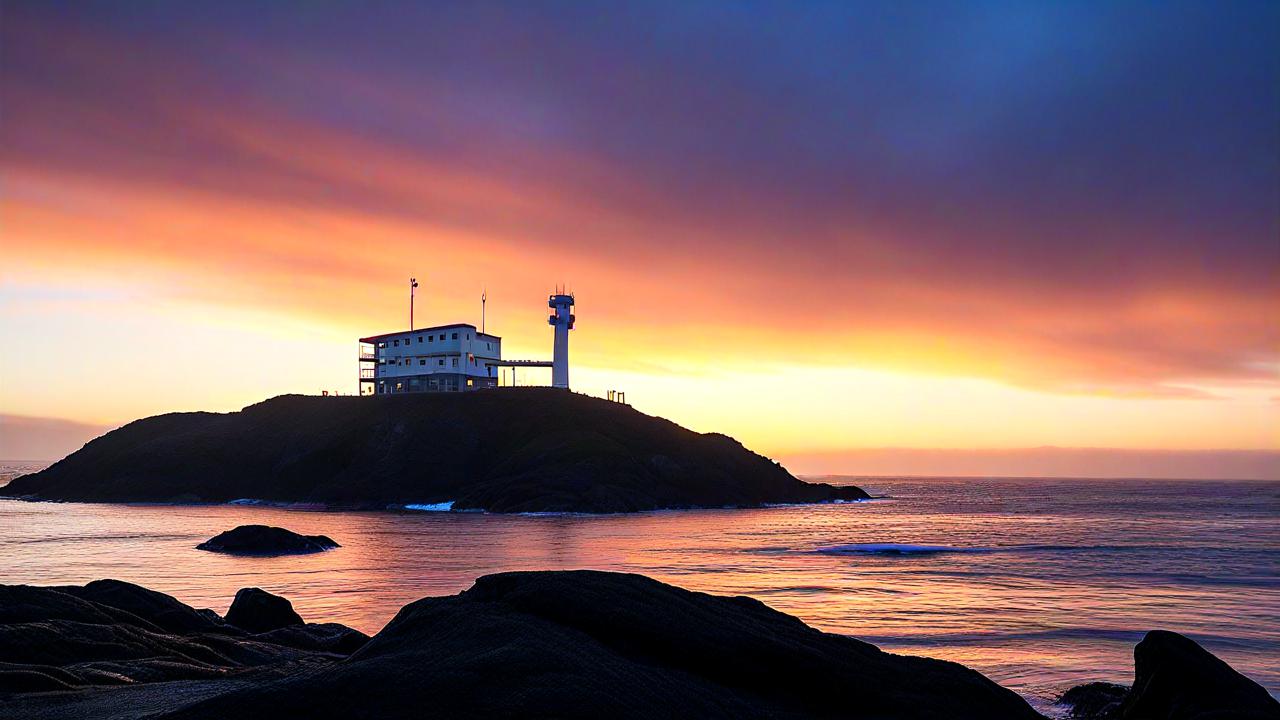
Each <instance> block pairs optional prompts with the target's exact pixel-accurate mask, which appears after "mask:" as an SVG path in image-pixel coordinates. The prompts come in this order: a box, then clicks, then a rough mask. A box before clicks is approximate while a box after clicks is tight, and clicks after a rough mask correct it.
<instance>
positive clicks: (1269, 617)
mask: <svg viewBox="0 0 1280 720" xmlns="http://www.w3.org/2000/svg"><path fill="white" fill-rule="evenodd" d="M871 489H872V490H875V491H878V492H887V493H891V494H893V495H894V496H895V498H896V500H895V501H893V502H876V503H865V504H857V505H834V506H809V507H779V508H768V509H761V510H712V511H698V512H659V513H647V514H641V515H626V516H605V517H587V516H532V517H531V516H496V515H481V514H455V513H416V514H390V513H315V512H296V511H285V510H278V509H271V508H263V507H231V506H212V507H162V506H113V505H81V504H33V503H19V502H0V581H3V582H27V583H36V584H56V583H83V582H87V581H89V580H93V579H96V578H103V577H114V578H119V579H123V580H128V581H131V582H136V583H139V584H142V585H146V586H148V587H152V588H155V589H157V590H160V591H163V592H167V593H170V594H173V595H175V596H177V597H178V598H180V599H182V600H183V601H185V602H188V603H190V604H192V605H195V606H197V607H211V608H214V609H215V610H218V611H219V612H224V611H225V610H226V608H227V605H228V603H229V602H230V600H231V598H232V596H233V595H234V594H235V591H236V590H237V589H239V588H241V587H244V586H247V585H255V586H258V587H262V588H265V589H267V590H270V591H272V592H275V593H279V594H281V595H284V596H286V597H288V598H290V599H291V600H292V601H293V603H294V605H295V607H296V608H297V609H298V610H299V612H300V613H301V614H302V615H303V616H304V617H305V618H308V619H311V620H317V621H336V622H342V623H346V624H348V625H351V626H353V627H357V628H360V629H361V630H364V631H366V632H376V631H377V630H378V629H379V628H380V627H381V626H382V625H383V624H384V623H386V622H387V621H388V620H389V619H390V618H391V617H392V615H393V614H394V613H395V612H396V611H397V610H398V609H399V608H400V607H401V606H402V605H404V604H406V603H408V602H411V601H413V600H416V599H418V598H420V597H423V596H425V595H442V594H451V593H455V592H458V591H460V590H463V589H465V588H467V587H469V586H470V585H471V583H472V581H473V580H474V579H475V578H476V577H478V576H480V575H484V574H487V573H492V572H500V571H505V570H526V569H562V568H598V569H607V570H618V571H624V572H638V573H644V574H647V575H650V576H653V577H656V578H658V579H660V580H664V581H667V582H672V583H675V584H678V585H681V586H684V587H688V588H691V589H696V590H704V591H708V592H715V593H727V594H746V595H751V596H754V597H757V598H759V599H761V600H763V601H764V602H766V603H768V604H769V605H771V606H773V607H775V608H777V609H779V610H782V611H785V612H789V613H792V614H795V615H798V616H800V617H802V618H804V619H805V620H806V621H807V622H809V623H810V624H813V625H815V626H817V627H820V628H822V629H825V630H829V631H833V632H843V633H848V634H851V635H855V636H857V637H861V638H864V639H868V640H870V641H872V642H876V643H877V644H880V645H881V646H882V647H885V648H886V649H889V650H894V651H900V652H909V653H915V654H922V655H930V656H934V657H942V658H947V659H952V660H956V661H958V662H962V663H965V664H966V665H970V666H972V667H975V668H977V669H979V670H982V671H983V672H985V673H987V674H988V675H989V676H991V677H993V678H994V679H996V680H997V681H999V682H1001V683H1003V684H1006V685H1008V686H1010V687H1013V688H1015V689H1017V690H1019V691H1021V692H1023V693H1024V694H1028V695H1031V696H1033V697H1042V698H1043V697H1048V696H1051V695H1053V694H1055V693H1056V692H1058V691H1060V690H1062V689H1063V688H1065V687H1067V686H1069V685H1070V684H1073V683H1075V682H1078V681H1085V680H1097V679H1103V680H1113V681H1121V682H1123V681H1127V680H1128V679H1129V677H1130V673H1131V668H1132V659H1131V651H1132V646H1133V643H1134V642H1136V640H1137V639H1138V638H1139V637H1140V636H1141V633H1142V632H1143V631H1145V630H1147V629H1151V628H1156V627H1161V628H1168V629H1173V630H1179V631H1182V632H1186V633H1188V634H1191V635H1193V636H1195V637H1197V638H1198V639H1201V640H1203V641H1204V642H1205V643H1206V644H1207V645H1208V646H1209V647H1210V648H1211V649H1212V650H1214V651H1215V652H1217V653H1219V654H1220V655H1221V656H1222V657H1224V658H1225V659H1227V660H1228V661H1229V662H1231V663H1232V664H1233V665H1235V666H1236V667H1237V668H1239V669H1241V670H1242V671H1244V672H1246V673H1247V674H1249V675H1250V676H1251V677H1253V678H1255V679H1257V680H1259V681H1260V682H1263V683H1264V684H1266V685H1267V686H1268V687H1269V688H1271V689H1272V691H1273V692H1275V691H1276V690H1277V689H1280V671H1277V669H1276V668H1275V667H1274V663H1273V662H1271V661H1272V660H1273V658H1274V657H1276V656H1277V654H1280V630H1277V629H1276V628H1280V580H1277V577H1278V575H1280V573H1277V572H1276V571H1277V569H1280V534H1278V533H1280V531H1277V529H1276V526H1277V524H1276V523H1275V520H1276V516H1277V510H1280V500H1278V499H1277V497H1278V495H1280V493H1278V492H1277V490H1278V489H1280V485H1277V484H1274V483H1244V484H1226V483H1216V484H1215V483H1174V484H1167V483H1166V484H1147V485H1143V484H1134V483H1102V482H1097V481H1091V482H1075V483H1074V484H1073V483H1071V482H1068V481H1013V480H1008V481H982V482H977V481H970V480H966V481H958V480H951V481H948V480H941V479H940V480H933V481H929V482H902V481H896V482H895V481H882V482H880V483H878V484H873V485H872V486H871ZM243 523H266V524H275V525H281V526H285V527H288V528H290V529H292V530H294V531H297V532H301V533H305V534H325V535H329V536H330V537H333V538H334V539H335V540H337V541H338V542H339V543H341V544H342V546H343V547H342V548H341V549H339V550H336V551H332V552H327V553H321V554H317V555H305V556H294V557H281V558H235V557H228V556H223V555H217V554H213V553H206V552H200V551H196V550H194V549H193V548H194V546H195V545H196V544H197V543H199V542H201V541H203V540H205V539H207V538H209V537H212V536H213V535H215V534H217V533H218V532H221V531H223V530H226V529H228V528H231V527H233V526H235V525H238V524H243ZM857 543H875V544H885V543H897V544H903V545H938V546H948V547H952V548H960V549H964V550H966V552H947V553H936V552H935V553H912V552H909V551H908V552H906V553H905V554H904V553H896V554H885V553H881V552H866V551H863V550H854V551H849V552H831V551H830V549H831V548H833V547H836V546H848V545H853V544H857ZM824 549H825V550H826V551H825V552H819V550H824ZM908 550H909V549H908Z"/></svg>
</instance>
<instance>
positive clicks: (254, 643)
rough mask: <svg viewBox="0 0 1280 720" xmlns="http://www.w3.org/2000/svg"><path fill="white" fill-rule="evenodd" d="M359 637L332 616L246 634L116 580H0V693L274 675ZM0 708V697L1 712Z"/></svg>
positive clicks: (320, 660) (330, 656) (346, 650)
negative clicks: (56, 583)
mask: <svg viewBox="0 0 1280 720" xmlns="http://www.w3.org/2000/svg"><path fill="white" fill-rule="evenodd" d="M367 639H368V638H367V636H365V635H363V634H362V633H359V632H357V631H355V630H352V629H350V628H346V627H343V626H341V625H334V624H324V625H297V626H291V627H289V628H287V629H286V631H275V632H269V633H262V634H254V633H252V632H247V631H246V630H244V629H241V628H238V627H235V626H233V625H229V624H227V623H225V622H223V620H222V619H221V618H219V617H218V616H217V614H216V613H213V612H212V611H209V610H195V609H194V608H191V607H189V606H187V605H184V604H183V603H181V602H178V601H177V600H175V599H174V598H172V597H170V596H168V595H165V594H163V593H158V592H155V591H153V590H148V589H146V588H143V587H139V586H137V585H132V584H130V583H125V582H120V581H118V580H98V581H95V582H91V583H89V584H88V585H85V586H83V587H74V586H72V587H32V586H27V585H0V693H25V692H46V691H52V690H66V689H73V688H76V689H82V688H86V687H100V686H120V685H132V684H137V683H152V682H164V681H173V680H216V679H221V678H226V677H229V676H233V675H241V674H245V673H255V674H262V675H263V678H264V679H266V678H267V677H271V678H279V677H283V676H285V675H286V674H288V673H292V672H297V671H300V670H302V669H307V668H315V667H318V666H323V665H328V664H330V663H332V662H333V661H334V660H335V659H337V658H339V657H342V656H345V655H347V654H350V652H352V651H353V650H354V649H356V648H357V647H359V645H361V644H363V641H364V640H367ZM3 708H4V701H3V699H0V716H5V713H4V712H3V711H2V710H3Z"/></svg>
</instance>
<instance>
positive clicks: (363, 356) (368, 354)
mask: <svg viewBox="0 0 1280 720" xmlns="http://www.w3.org/2000/svg"><path fill="white" fill-rule="evenodd" d="M360 359H361V360H377V359H378V356H377V355H376V354H374V353H371V352H362V353H360Z"/></svg>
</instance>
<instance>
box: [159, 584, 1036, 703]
mask: <svg viewBox="0 0 1280 720" xmlns="http://www.w3.org/2000/svg"><path fill="white" fill-rule="evenodd" d="M279 708H289V711H290V713H291V714H292V715H293V716H296V717H310V718H350V717H379V718H411V717H419V716H421V715H422V714H423V713H424V712H426V711H427V710H426V709H427V708H429V714H431V715H432V716H433V717H458V718H462V717H557V718H598V717H611V718H653V717H710V718H763V717H856V718H938V719H939V720H941V719H943V718H946V719H948V720H963V719H964V718H982V719H983V720H988V719H990V718H1009V719H1017V718H1027V719H1028V720H1030V719H1031V718H1038V717H1039V715H1038V714H1036V713H1035V712H1034V711H1033V710H1032V709H1031V708H1030V707H1029V706H1028V705H1027V704H1026V702H1024V701H1023V700H1022V699H1021V698H1020V697H1018V696H1017V695H1016V694H1014V693H1013V692H1011V691H1009V690H1006V689H1004V688H1001V687H999V686H998V685H996V684H995V683H993V682H991V681H990V680H988V679H986V678H985V677H983V676H982V675H980V674H978V673H977V672H974V671H973V670H969V669H967V668H964V667H962V666H960V665H956V664H954V663H950V662H943V661H939V660H929V659H926V658H919V657H910V656H899V655H891V654H888V653H885V652H881V651H880V650H878V649H877V648H875V647H874V646H872V645H868V644H866V643H863V642H859V641H857V640H853V639H851V638H847V637H843V636H838V635H828V634H826V633H822V632H819V631H817V630H814V629H812V628H810V627H808V626H807V625H805V624H804V623H802V622H800V621H799V620H797V619H796V618H793V617H791V616H788V615H784V614H782V613H779V612H776V611H774V610H771V609H769V608H768V607H766V606H765V605H763V604H762V603H760V602H758V601H756V600H752V599H749V598H744V597H716V596H711V595H705V594H702V593H695V592H689V591H687V590H682V589H680V588H676V587H672V586H670V585H665V584H663V583H660V582H657V581H655V580H651V579H649V578H646V577H643V576H639V575H623V574H616V573H603V572H593V571H576V572H528V573H504V574H500V575H490V576H486V577H483V578H480V579H479V580H478V581H476V584H475V586H474V587H472V588H471V589H470V590H468V591H466V592H464V593H461V594H459V595H455V596H452V597H439V598H426V599H423V600H419V601H417V602H415V603H412V604H410V605H407V606H406V607H405V608H404V609H402V610H401V611H400V613H399V614H398V615H397V616H396V617H395V619H394V620H392V622H391V623H389V624H388V625H387V626H386V627H385V628H384V629H383V630H382V631H381V632H380V633H378V634H377V635H376V636H375V637H374V638H373V639H372V640H371V641H370V642H369V643H368V644H367V645H365V646H364V647H363V648H361V649H360V650H358V651H357V652H356V653H354V654H353V655H352V656H351V657H350V658H348V659H347V660H346V661H343V662H341V663H338V664H335V665H332V666H329V667H327V668H324V669H321V670H319V671H316V672H311V673H306V674H303V675H299V676H296V677H293V678H290V679H287V680H283V681H279V682H275V683H272V684H270V685H266V686H259V687H253V688H248V689H244V690H240V691H235V692H230V693H227V694H224V695H221V696H218V697H215V698H212V699H209V700H206V701H203V702H199V703H196V704H194V705H192V706H190V707H187V708H183V709H180V710H177V711H175V712H173V713H171V714H168V715H165V716H164V717H166V718H170V719H172V720H177V719H182V720H194V719H197V718H224V717H265V716H271V715H273V713H274V712H275V711H276V710H277V709H279Z"/></svg>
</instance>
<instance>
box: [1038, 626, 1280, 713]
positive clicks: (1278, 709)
mask: <svg viewBox="0 0 1280 720" xmlns="http://www.w3.org/2000/svg"><path fill="white" fill-rule="evenodd" d="M1133 661H1134V663H1133V666H1134V667H1133V687H1132V688H1128V689H1127V691H1125V690H1126V689H1125V688H1123V687H1120V686H1115V685H1109V686H1108V685H1107V684H1106V683H1090V684H1089V685H1082V686H1080V687H1077V688H1072V689H1071V690H1069V691H1067V693H1065V694H1064V695H1063V697H1062V700H1063V702H1064V703H1066V704H1069V705H1074V708H1073V713H1072V716H1073V717H1081V718H1092V719H1097V720H1104V719H1105V720H1110V719H1112V718H1120V719H1122V720H1227V719H1228V718H1230V719H1231V720H1280V702H1276V700H1275V699H1274V698H1272V697H1271V695H1270V694H1269V693H1268V692H1267V691H1266V689H1265V688H1263V687H1262V686H1261V685H1259V684H1257V683H1255V682H1254V681H1252V680H1250V679H1249V678H1247V677H1245V676H1243V675H1241V674H1240V673H1238V672H1236V671H1235V670H1233V669H1232V668H1231V666H1230V665H1228V664H1226V663H1225V662H1223V661H1222V660H1220V659H1218V658H1217V657H1215V656H1214V655H1213V654H1212V653H1210V652H1209V651H1208V650H1205V649H1204V648H1202V647H1200V646H1199V645H1198V644H1196V642H1195V641H1194V640H1192V639H1190V638H1188V637H1185V636H1183V635H1179V634H1178V633H1174V632H1168V631H1165V630H1153V631H1151V632H1149V633H1147V635H1146V637H1144V638H1143V639H1142V642H1140V643H1138V645H1137V646H1136V647H1135V648H1134V649H1133ZM1103 687H1106V688H1111V689H1108V690H1106V691H1105V692H1101V691H1100V690H1099V689H1100V688H1103ZM1115 688H1119V690H1120V691H1124V692H1119V693H1117V691H1116V690H1115ZM1105 694H1111V695H1116V694H1119V695H1120V700H1119V702H1118V703H1116V702H1103V701H1102V700H1103V698H1104V695H1105Z"/></svg>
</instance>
